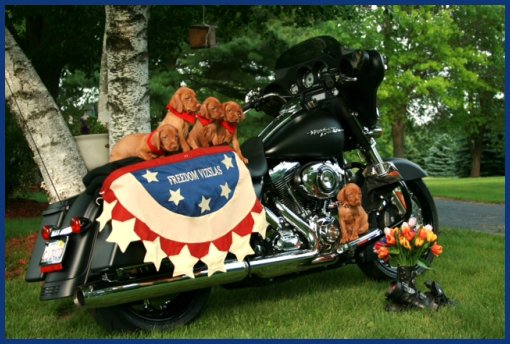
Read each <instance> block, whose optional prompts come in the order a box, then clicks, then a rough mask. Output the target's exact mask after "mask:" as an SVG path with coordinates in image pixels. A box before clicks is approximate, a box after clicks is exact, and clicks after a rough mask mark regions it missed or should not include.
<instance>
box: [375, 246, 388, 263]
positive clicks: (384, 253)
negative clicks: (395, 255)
mask: <svg viewBox="0 0 510 344" xmlns="http://www.w3.org/2000/svg"><path fill="white" fill-rule="evenodd" d="M389 254H390V251H389V250H388V248H387V247H386V246H381V247H380V248H379V250H378V252H377V258H379V259H384V260H386V259H387V258H388V256H389Z"/></svg>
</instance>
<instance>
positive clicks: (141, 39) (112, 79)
mask: <svg viewBox="0 0 510 344" xmlns="http://www.w3.org/2000/svg"><path fill="white" fill-rule="evenodd" d="M148 20H149V7H148V6H106V25H105V30H106V56H107V66H108V67H107V79H108V100H107V111H108V113H109V115H110V125H109V132H110V149H111V147H113V146H114V144H115V143H116V142H117V141H119V140H120V139H121V138H122V137H123V136H125V135H126V134H130V133H137V132H139V133H140V132H149V131H150V130H151V128H150V112H149V57H148V51H147V27H148Z"/></svg>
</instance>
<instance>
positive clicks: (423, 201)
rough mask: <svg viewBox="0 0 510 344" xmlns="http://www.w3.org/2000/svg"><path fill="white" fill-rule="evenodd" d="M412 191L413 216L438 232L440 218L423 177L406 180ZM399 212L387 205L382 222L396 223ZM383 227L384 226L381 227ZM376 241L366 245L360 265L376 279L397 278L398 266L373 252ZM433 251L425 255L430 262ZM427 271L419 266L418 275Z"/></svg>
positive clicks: (426, 260) (425, 258)
mask: <svg viewBox="0 0 510 344" xmlns="http://www.w3.org/2000/svg"><path fill="white" fill-rule="evenodd" d="M406 184H407V187H408V188H409V191H410V192H411V201H412V213H411V217H415V218H416V220H417V223H418V224H422V225H427V224H430V225H432V227H433V231H434V232H435V233H436V234H438V218H437V210H436V206H435V203H434V199H433V198H432V195H431V194H430V191H429V190H428V188H427V186H426V185H425V183H424V182H423V180H421V179H417V180H411V181H407V182H406ZM388 203H391V202H388ZM398 216H399V212H398V210H397V209H396V208H395V207H391V206H390V207H387V208H386V209H385V210H384V211H383V212H382V214H380V215H379V217H380V219H381V222H382V223H395V219H396V218H398ZM381 229H382V228H381ZM374 245H375V243H373V244H371V245H369V246H368V247H366V248H365V249H364V250H363V252H362V257H359V259H358V266H359V267H360V269H361V270H362V271H363V272H364V273H365V274H366V275H367V276H369V277H371V278H374V279H379V280H382V279H396V276H397V268H396V267H394V266H390V265H389V264H387V263H385V262H383V261H382V260H379V259H378V258H377V255H376V254H375V253H374V252H373V248H374ZM433 258H434V257H433V255H432V253H430V252H429V253H428V254H427V256H426V257H424V259H423V260H424V261H425V262H427V263H428V264H430V263H431V262H432V259H433ZM424 271H425V269H423V268H417V269H416V273H417V275H420V274H422V273H423V272H424Z"/></svg>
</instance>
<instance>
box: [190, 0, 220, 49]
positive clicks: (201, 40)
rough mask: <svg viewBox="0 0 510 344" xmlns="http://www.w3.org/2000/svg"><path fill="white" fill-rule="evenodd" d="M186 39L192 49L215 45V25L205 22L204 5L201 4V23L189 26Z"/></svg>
mask: <svg viewBox="0 0 510 344" xmlns="http://www.w3.org/2000/svg"><path fill="white" fill-rule="evenodd" d="M188 39H189V45H190V47H191V48H192V49H201V48H213V47H215V46H216V26H214V25H209V24H206V23H205V6H202V24H199V25H192V26H190V27H189V37H188Z"/></svg>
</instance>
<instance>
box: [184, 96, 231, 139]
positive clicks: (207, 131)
mask: <svg viewBox="0 0 510 344" xmlns="http://www.w3.org/2000/svg"><path fill="white" fill-rule="evenodd" d="M224 114H225V110H224V108H223V105H222V104H221V103H220V101H219V100H218V99H217V98H214V97H208V98H206V99H205V100H204V101H203V103H202V106H200V113H199V114H198V115H197V122H196V123H195V125H194V126H193V129H191V131H190V132H189V135H188V144H189V145H190V147H191V148H192V149H197V148H199V147H209V146H211V144H212V141H213V138H214V135H215V134H216V131H217V127H218V122H219V121H221V120H222V119H223V116H224Z"/></svg>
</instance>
